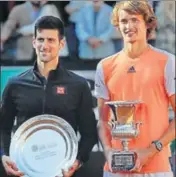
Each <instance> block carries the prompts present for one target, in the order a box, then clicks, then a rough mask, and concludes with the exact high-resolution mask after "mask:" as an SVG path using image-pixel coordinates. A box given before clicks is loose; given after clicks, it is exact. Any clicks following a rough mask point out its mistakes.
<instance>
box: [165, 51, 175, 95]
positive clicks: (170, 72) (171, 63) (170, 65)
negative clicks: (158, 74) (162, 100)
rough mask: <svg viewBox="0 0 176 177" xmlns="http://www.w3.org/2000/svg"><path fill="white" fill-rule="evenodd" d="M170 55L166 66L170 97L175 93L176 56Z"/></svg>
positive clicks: (167, 89)
mask: <svg viewBox="0 0 176 177" xmlns="http://www.w3.org/2000/svg"><path fill="white" fill-rule="evenodd" d="M167 54H168V60H167V63H166V66H165V86H166V91H167V94H168V95H169V96H170V95H172V94H174V93H175V56H174V55H172V54H170V53H167Z"/></svg>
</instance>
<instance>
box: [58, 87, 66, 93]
mask: <svg viewBox="0 0 176 177" xmlns="http://www.w3.org/2000/svg"><path fill="white" fill-rule="evenodd" d="M56 92H57V94H65V87H57V88H56Z"/></svg>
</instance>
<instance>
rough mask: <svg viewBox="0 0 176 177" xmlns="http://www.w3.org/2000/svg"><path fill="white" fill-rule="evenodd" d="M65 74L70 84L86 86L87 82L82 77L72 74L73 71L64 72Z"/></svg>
mask: <svg viewBox="0 0 176 177" xmlns="http://www.w3.org/2000/svg"><path fill="white" fill-rule="evenodd" d="M65 73H66V75H67V78H68V79H69V81H70V82H71V83H75V84H79V85H85V84H87V81H86V79H85V78H84V77H82V76H80V75H78V74H76V73H74V72H73V71H69V70H65Z"/></svg>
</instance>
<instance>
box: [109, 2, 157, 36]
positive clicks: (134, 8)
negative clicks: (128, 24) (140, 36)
mask: <svg viewBox="0 0 176 177" xmlns="http://www.w3.org/2000/svg"><path fill="white" fill-rule="evenodd" d="M120 10H125V11H126V12H128V13H130V14H138V15H142V16H143V18H144V21H145V23H146V26H147V38H149V37H150V34H152V33H153V31H155V29H156V26H157V18H156V16H155V14H154V11H153V8H152V7H151V5H150V4H149V3H148V1H147V0H140V1H138V0H129V1H121V2H117V3H116V4H115V6H114V8H113V12H112V17H111V23H112V24H113V25H114V26H116V27H119V13H118V12H119V11H120Z"/></svg>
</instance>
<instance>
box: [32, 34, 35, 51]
mask: <svg viewBox="0 0 176 177" xmlns="http://www.w3.org/2000/svg"><path fill="white" fill-rule="evenodd" d="M32 45H33V48H34V49H35V48H36V39H35V37H34V36H33V39H32Z"/></svg>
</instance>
